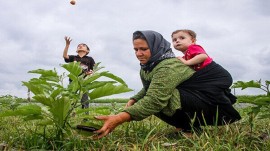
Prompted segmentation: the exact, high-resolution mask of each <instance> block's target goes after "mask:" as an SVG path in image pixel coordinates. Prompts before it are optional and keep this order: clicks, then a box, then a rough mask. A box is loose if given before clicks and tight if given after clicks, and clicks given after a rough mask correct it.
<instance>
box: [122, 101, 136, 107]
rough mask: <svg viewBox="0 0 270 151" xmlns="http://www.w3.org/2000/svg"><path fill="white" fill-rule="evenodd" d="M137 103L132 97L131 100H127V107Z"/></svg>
mask: <svg viewBox="0 0 270 151" xmlns="http://www.w3.org/2000/svg"><path fill="white" fill-rule="evenodd" d="M135 103H136V101H135V100H134V99H130V100H129V101H128V102H127V104H126V106H125V108H127V107H130V106H132V105H133V104H135Z"/></svg>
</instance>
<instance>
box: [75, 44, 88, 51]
mask: <svg viewBox="0 0 270 151" xmlns="http://www.w3.org/2000/svg"><path fill="white" fill-rule="evenodd" d="M79 45H84V46H86V49H87V50H89V51H90V48H89V47H88V46H87V44H85V43H80V44H78V46H77V48H78V47H79Z"/></svg>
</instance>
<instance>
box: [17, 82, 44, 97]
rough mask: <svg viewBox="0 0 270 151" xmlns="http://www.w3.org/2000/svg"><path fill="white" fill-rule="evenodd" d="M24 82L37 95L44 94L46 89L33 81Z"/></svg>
mask: <svg viewBox="0 0 270 151" xmlns="http://www.w3.org/2000/svg"><path fill="white" fill-rule="evenodd" d="M22 83H23V85H24V86H26V87H27V88H28V89H29V90H30V91H31V92H32V93H34V94H35V95H38V94H43V92H44V90H43V89H42V88H40V87H39V86H38V85H33V84H32V83H29V82H24V81H23V82H22Z"/></svg>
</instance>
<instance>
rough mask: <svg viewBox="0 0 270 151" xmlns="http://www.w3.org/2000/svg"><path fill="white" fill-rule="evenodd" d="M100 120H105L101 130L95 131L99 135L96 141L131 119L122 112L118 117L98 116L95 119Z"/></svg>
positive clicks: (95, 137) (96, 136)
mask: <svg viewBox="0 0 270 151" xmlns="http://www.w3.org/2000/svg"><path fill="white" fill-rule="evenodd" d="M95 118H96V119H98V120H103V121H104V124H103V126H102V128H101V129H99V130H97V131H95V132H94V133H96V134H97V135H95V136H94V139H100V138H102V137H104V136H106V135H108V134H109V133H110V132H112V131H113V130H114V129H115V128H116V127H117V126H118V125H120V124H122V123H124V122H127V121H130V119H131V117H130V115H129V114H128V113H126V112H121V113H119V114H117V115H109V116H97V117H95Z"/></svg>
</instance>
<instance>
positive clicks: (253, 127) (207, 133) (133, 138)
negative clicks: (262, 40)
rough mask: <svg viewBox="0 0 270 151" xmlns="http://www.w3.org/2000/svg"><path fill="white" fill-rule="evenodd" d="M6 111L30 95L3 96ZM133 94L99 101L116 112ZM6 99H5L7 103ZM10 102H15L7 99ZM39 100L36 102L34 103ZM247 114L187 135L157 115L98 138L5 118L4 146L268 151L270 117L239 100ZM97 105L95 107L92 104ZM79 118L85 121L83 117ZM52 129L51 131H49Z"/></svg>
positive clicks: (0, 138) (1, 126)
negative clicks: (56, 132)
mask: <svg viewBox="0 0 270 151" xmlns="http://www.w3.org/2000/svg"><path fill="white" fill-rule="evenodd" d="M256 97H258V96H238V101H239V102H241V101H242V100H248V99H250V100H253V99H254V98H256ZM0 101H1V106H0V113H1V112H3V111H4V110H6V109H7V108H14V109H16V106H17V105H18V102H19V103H25V102H27V100H24V99H20V98H16V97H12V96H2V97H1V99H0ZM126 101H127V99H102V100H101V99H99V100H96V103H95V105H97V104H98V106H103V104H104V103H105V104H106V106H107V108H106V110H108V112H109V113H110V114H113V113H116V112H118V111H119V110H121V108H122V107H123V105H124V104H123V103H125V102H126ZM3 102H4V103H3ZM7 102H9V103H7ZM32 103H33V102H32ZM235 105H236V107H237V109H238V111H239V112H240V113H241V116H242V119H241V120H240V121H238V122H236V123H233V124H231V125H225V126H207V127H202V128H203V132H202V133H201V134H198V135H196V134H194V135H193V136H192V137H186V136H185V135H182V134H176V133H174V127H172V126H170V125H167V124H166V123H164V122H162V121H161V120H159V119H158V118H156V117H154V116H151V117H149V118H147V119H145V120H143V121H139V122H129V123H125V124H123V125H121V126H119V127H117V129H116V130H115V131H113V132H112V133H111V134H109V136H107V137H105V138H102V139H100V140H93V139H92V138H91V134H90V133H89V134H85V135H81V134H78V133H77V132H76V131H73V132H72V133H71V134H69V135H68V136H66V137H65V138H64V139H62V140H61V141H59V140H57V139H54V138H53V137H48V136H51V134H53V133H54V128H53V126H49V125H48V126H47V127H46V126H45V127H44V126H39V125H38V124H37V122H36V121H35V120H33V121H31V120H30V121H25V120H24V119H23V118H21V116H8V117H2V118H1V117H0V151H1V150H247V151H255V150H258V151H259V150H268V149H269V148H270V139H269V135H270V120H269V118H266V119H265V118H264V119H259V118H258V116H256V118H255V119H251V118H250V114H248V113H249V112H250V108H251V107H252V106H249V105H247V104H245V105H244V106H243V105H241V104H235ZM92 108H95V107H93V106H92ZM78 120H81V118H80V117H78ZM45 129H46V133H45Z"/></svg>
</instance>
